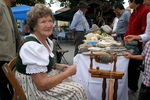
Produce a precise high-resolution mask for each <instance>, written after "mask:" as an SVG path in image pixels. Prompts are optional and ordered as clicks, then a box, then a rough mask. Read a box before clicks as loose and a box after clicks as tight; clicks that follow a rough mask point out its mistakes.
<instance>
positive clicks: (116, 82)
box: [113, 79, 118, 100]
mask: <svg viewBox="0 0 150 100" xmlns="http://www.w3.org/2000/svg"><path fill="white" fill-rule="evenodd" d="M117 90H118V79H115V83H114V95H113V100H117Z"/></svg>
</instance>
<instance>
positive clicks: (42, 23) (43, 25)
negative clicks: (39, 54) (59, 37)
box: [34, 16, 53, 37]
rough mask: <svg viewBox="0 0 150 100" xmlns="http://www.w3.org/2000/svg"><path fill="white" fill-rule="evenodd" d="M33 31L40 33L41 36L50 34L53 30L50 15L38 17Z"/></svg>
mask: <svg viewBox="0 0 150 100" xmlns="http://www.w3.org/2000/svg"><path fill="white" fill-rule="evenodd" d="M34 31H35V33H38V34H41V35H43V36H46V37H47V36H50V35H51V34H52V31H53V19H52V17H51V16H44V17H42V18H39V19H38V21H37V25H36V26H35V28H34Z"/></svg>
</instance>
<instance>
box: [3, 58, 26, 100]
mask: <svg viewBox="0 0 150 100" xmlns="http://www.w3.org/2000/svg"><path fill="white" fill-rule="evenodd" d="M15 64H16V58H14V59H12V60H11V61H10V62H9V63H5V64H4V65H3V67H2V69H3V71H4V73H5V75H6V77H7V78H8V80H9V82H10V83H11V85H12V87H13V91H14V94H13V99H12V100H18V99H19V100H26V96H25V93H24V91H23V89H22V87H21V86H20V85H19V83H18V81H17V79H16V77H15V71H16V68H15Z"/></svg>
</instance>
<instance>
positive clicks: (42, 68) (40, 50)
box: [19, 41, 51, 74]
mask: <svg viewBox="0 0 150 100" xmlns="http://www.w3.org/2000/svg"><path fill="white" fill-rule="evenodd" d="M19 55H20V57H21V59H22V63H23V64H24V65H27V67H26V73H27V74H34V73H40V72H47V67H46V66H47V65H48V64H49V55H51V54H49V52H48V50H47V49H46V48H45V47H44V46H43V45H42V44H39V43H37V42H34V41H29V42H26V43H24V44H23V46H22V47H21V49H20V52H19Z"/></svg>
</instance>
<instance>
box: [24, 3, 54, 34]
mask: <svg viewBox="0 0 150 100" xmlns="http://www.w3.org/2000/svg"><path fill="white" fill-rule="evenodd" d="M27 16H28V20H27V22H28V25H29V28H30V31H31V32H34V27H35V26H36V24H37V21H38V19H39V18H42V17H44V16H51V17H52V19H53V21H54V16H53V15H52V11H51V9H50V8H48V7H46V6H45V5H44V4H35V6H34V7H32V8H31V10H30V11H29V12H28V13H27Z"/></svg>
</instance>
